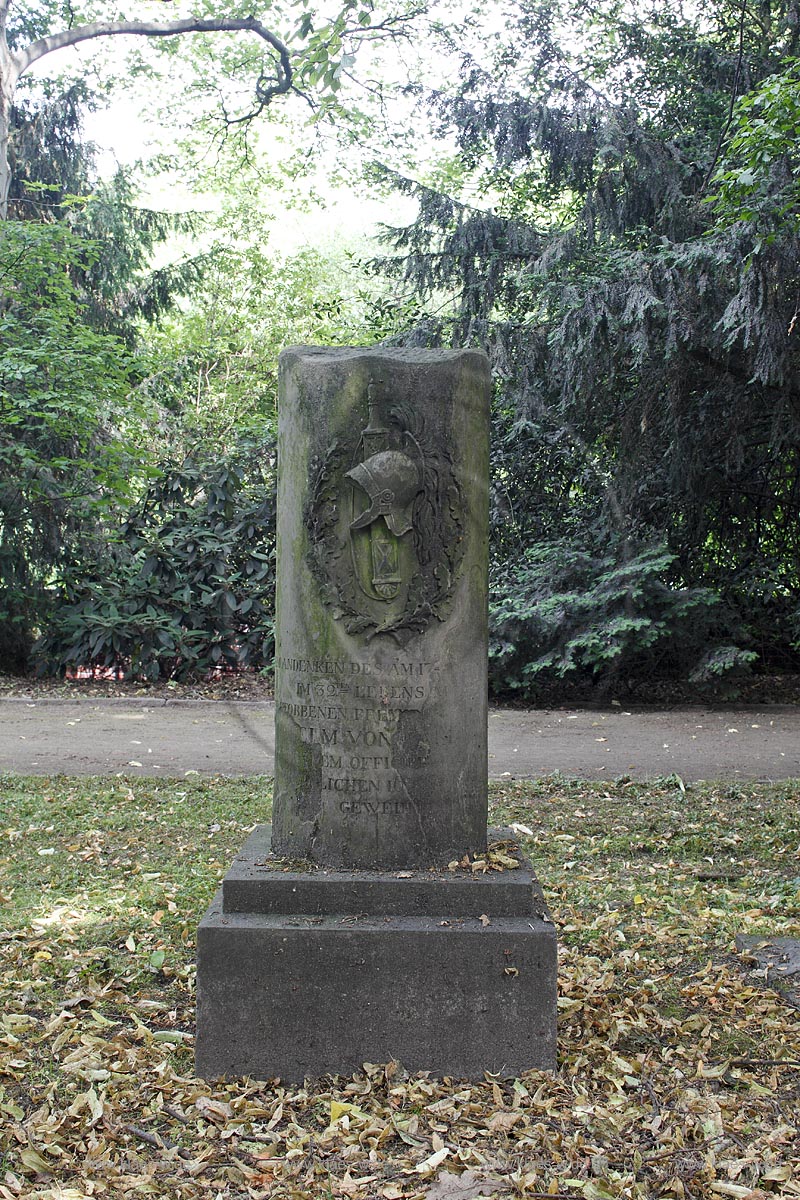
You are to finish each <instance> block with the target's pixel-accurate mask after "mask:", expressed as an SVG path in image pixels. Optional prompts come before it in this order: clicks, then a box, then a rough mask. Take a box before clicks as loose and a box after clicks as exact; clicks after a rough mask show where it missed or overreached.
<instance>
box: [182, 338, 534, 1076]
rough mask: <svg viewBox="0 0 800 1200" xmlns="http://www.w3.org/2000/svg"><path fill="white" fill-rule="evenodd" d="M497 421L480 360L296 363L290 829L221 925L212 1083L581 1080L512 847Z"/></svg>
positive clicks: (285, 475) (288, 569) (366, 356)
mask: <svg viewBox="0 0 800 1200" xmlns="http://www.w3.org/2000/svg"><path fill="white" fill-rule="evenodd" d="M488 411H489V371H488V364H487V360H486V357H485V356H484V355H483V354H480V353H477V352H475V351H446V350H438V351H422V350H391V351H390V350H381V349H321V348H315V347H298V348H296V349H292V350H287V351H286V352H285V353H284V354H283V355H282V356H281V401H280V429H279V464H278V466H279V480H280V482H279V495H278V512H279V516H278V611H277V654H276V701H277V704H276V738H275V741H276V777H275V802H274V821H273V827H272V830H270V827H269V826H266V825H263V826H259V827H258V828H256V829H255V830H254V831H253V833H252V834H251V835H250V837H249V838H248V840H247V842H246V843H245V845H244V847H243V848H242V851H241V853H240V854H238V855H237V856H236V858H235V860H234V862H233V864H232V866H231V868H230V870H229V871H228V872H227V874H226V876H225V878H224V880H223V882H222V886H221V888H220V889H219V891H218V892H217V895H216V896H215V897H214V900H213V901H212V903H211V905H210V906H209V909H208V911H207V913H206V915H205V917H204V918H203V920H202V922H201V924H200V928H199V930H198V938H197V1039H196V1045H195V1052H196V1064H197V1071H198V1074H200V1075H203V1076H205V1077H211V1076H216V1075H225V1074H226V1075H245V1074H248V1075H254V1076H256V1077H257V1078H262V1079H263V1078H271V1077H273V1076H275V1075H280V1076H282V1077H283V1078H284V1079H287V1080H301V1079H303V1078H304V1077H305V1076H307V1075H320V1074H323V1073H325V1072H343V1071H344V1072H350V1071H353V1070H357V1069H359V1068H360V1066H361V1064H362V1063H363V1062H365V1061H370V1062H383V1061H386V1060H387V1059H389V1058H399V1059H400V1061H401V1062H402V1063H403V1064H404V1065H405V1066H406V1067H407V1068H408V1069H409V1070H412V1071H416V1070H427V1071H435V1072H437V1073H439V1074H447V1075H455V1076H468V1077H470V1078H478V1079H481V1078H483V1076H484V1072H486V1071H496V1072H498V1071H503V1072H509V1073H512V1074H516V1073H519V1072H520V1071H524V1070H529V1069H530V1068H532V1067H544V1068H550V1067H553V1066H555V1053H556V966H557V963H556V958H557V955H556V931H555V926H554V925H553V922H552V920H551V918H550V915H549V913H548V911H547V907H546V905H545V903H544V899H543V896H542V892H541V889H540V888H539V885H538V883H537V880H536V877H535V875H534V874H533V871H532V870H531V869H530V867H529V865H528V864H527V863H526V862H525V860H524V858H523V857H522V856H521V855H520V854H519V853H518V850H519V847H518V846H517V845H516V844H515V841H514V837H513V833H512V832H511V831H508V830H506V831H498V830H495V831H490V834H489V837H488V839H487V828H486V817H487V775H488V772H487V761H486V738H487V711H486V707H487V705H486V675H487V644H486V642H487V612H486V600H487V597H486V591H487V527H488V499H487V495H488V477H489V468H488V444H487V443H488ZM487 843H488V844H487ZM466 856H469V857H466ZM476 856H480V857H479V858H478V860H477V861H476ZM398 867H401V868H403V869H402V870H398V869H397V868H398Z"/></svg>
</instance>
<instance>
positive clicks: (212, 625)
mask: <svg viewBox="0 0 800 1200" xmlns="http://www.w3.org/2000/svg"><path fill="white" fill-rule="evenodd" d="M274 463H275V454H274V443H273V442H272V441H271V440H261V441H260V442H259V443H258V444H256V443H253V442H251V441H245V442H243V443H240V444H239V445H238V446H237V447H236V448H235V449H234V450H233V451H232V452H230V453H225V452H220V453H219V454H218V455H217V456H216V457H214V458H213V459H211V458H209V457H208V456H203V457H200V456H197V457H195V456H191V457H188V458H187V459H185V461H183V462H182V463H181V464H180V465H176V464H173V465H171V466H165V467H163V468H162V471H161V473H160V474H159V476H158V478H157V479H156V480H155V481H154V482H153V483H152V484H151V486H150V487H149V488H148V490H147V492H146V494H145V495H144V497H143V498H142V500H141V501H140V502H139V503H138V504H137V505H136V506H135V507H134V508H133V509H132V510H131V511H130V512H129V513H128V516H127V520H126V521H125V524H124V525H123V527H122V530H121V532H120V536H119V539H118V540H117V541H116V542H114V543H113V544H112V545H111V546H110V547H109V550H108V555H107V557H106V558H105V559H104V561H103V562H101V563H100V564H98V567H97V568H96V569H95V570H93V571H92V572H87V573H84V574H83V576H82V577H80V578H77V579H75V580H71V581H70V582H68V583H67V584H66V585H65V586H64V589H63V593H62V596H61V601H60V603H59V604H58V605H57V607H56V610H55V613H54V617H53V620H52V622H51V624H50V626H49V628H48V630H47V633H46V635H45V636H44V637H43V638H42V639H41V640H40V642H39V644H38V646H37V647H36V650H35V652H36V655H37V658H38V661H39V663H40V667H41V669H42V670H47V671H54V670H60V671H64V670H67V669H69V668H76V667H84V668H85V667H93V668H97V667H100V668H111V669H113V670H115V671H117V672H120V673H124V674H126V675H127V676H129V677H134V678H143V679H148V680H155V679H158V678H163V677H169V678H175V679H185V678H187V677H189V676H197V675H203V674H206V673H207V672H208V671H210V670H213V669H215V668H217V667H229V668H241V667H257V668H260V667H264V666H266V665H269V664H270V663H271V661H272V654H273V611H274V599H273V597H274V566H275V563H274V559H275V549H274V543H275V510H274V486H273V484H274Z"/></svg>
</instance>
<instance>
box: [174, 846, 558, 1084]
mask: <svg viewBox="0 0 800 1200" xmlns="http://www.w3.org/2000/svg"><path fill="white" fill-rule="evenodd" d="M495 836H496V835H495ZM269 845H270V840H269V827H268V826H262V827H260V828H259V829H257V830H256V831H255V832H254V833H253V834H252V835H251V837H250V838H249V839H248V841H247V843H246V845H245V847H244V849H243V851H242V853H241V854H240V855H239V856H238V857H237V859H236V860H235V861H234V864H233V866H232V867H231V869H230V871H229V872H228V874H227V875H226V877H225V880H224V882H223V885H222V888H221V889H220V891H219V892H218V893H217V895H216V896H215V898H214V900H213V902H212V904H211V906H210V908H209V910H208V912H207V913H206V915H205V917H204V918H203V921H202V923H201V925H200V928H199V930H198V938H197V1045H196V1064H197V1074H198V1075H199V1076H201V1077H204V1078H213V1077H217V1076H221V1075H229V1076H240V1075H250V1076H253V1077H255V1078H258V1079H270V1078H273V1077H275V1076H280V1077H281V1078H282V1079H284V1080H286V1081H287V1082H298V1081H301V1080H302V1079H303V1078H305V1077H306V1076H310V1077H315V1076H319V1075H322V1074H327V1073H337V1074H351V1073H352V1072H353V1071H356V1070H358V1069H360V1067H361V1064H362V1063H364V1062H387V1061H388V1060H390V1059H397V1060H399V1061H400V1062H401V1063H402V1064H403V1066H404V1067H405V1068H406V1069H407V1070H410V1071H425V1070H427V1071H431V1072H433V1073H434V1074H436V1075H439V1076H441V1075H454V1076H457V1077H461V1078H473V1079H478V1078H482V1077H483V1074H484V1072H485V1071H492V1072H502V1073H503V1074H508V1075H516V1074H519V1073H520V1072H521V1071H526V1070H530V1069H532V1068H542V1069H553V1068H554V1067H555V1065H556V931H555V926H554V925H553V923H552V920H551V919H550V916H549V914H548V912H547V910H546V908H545V905H544V902H543V900H542V896H541V892H540V890H539V887H538V884H537V882H536V879H535V876H534V875H533V873H532V871H531V870H530V869H529V868H528V867H527V866H526V865H524V864H523V866H522V867H521V868H519V869H518V870H512V871H503V872H489V873H487V874H486V875H481V874H479V875H477V876H470V875H468V874H467V873H466V872H464V871H458V872H452V873H451V872H448V871H446V870H445V871H443V872H440V871H413V872H406V871H401V872H390V873H383V872H349V871H327V870H324V869H317V870H311V871H296V870H293V869H291V868H290V867H289V866H287V865H286V864H285V863H284V862H281V861H276V860H274V859H271V858H270V856H269Z"/></svg>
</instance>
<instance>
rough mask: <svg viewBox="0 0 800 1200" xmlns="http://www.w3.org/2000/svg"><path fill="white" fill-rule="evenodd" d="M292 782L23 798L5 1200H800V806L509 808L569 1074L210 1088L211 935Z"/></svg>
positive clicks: (643, 790) (726, 800) (727, 792)
mask: <svg viewBox="0 0 800 1200" xmlns="http://www.w3.org/2000/svg"><path fill="white" fill-rule="evenodd" d="M269 786H270V785H269V781H268V780H264V779H262V780H246V781H236V782H231V781H225V780H212V781H204V782H201V781H199V780H191V781H188V780H184V781H181V782H179V783H178V782H176V783H170V784H165V783H164V782H162V781H158V782H153V781H150V780H145V779H138V780H135V781H134V780H130V781H126V780H122V779H84V780H66V779H56V780H42V779H23V778H19V777H14V776H4V777H2V776H0V836H1V837H2V846H1V847H0V965H1V968H2V975H1V976H0V1000H1V1001H2V1006H1V1009H0V1011H2V1023H1V1024H0V1197H4V1198H7V1197H17V1196H25V1197H39V1198H40V1200H44V1198H45V1197H46V1198H48V1200H49V1198H53V1200H55V1198H56V1197H60V1198H62V1200H82V1198H83V1197H89V1196H91V1197H96V1196H100V1197H108V1198H117V1197H136V1196H156V1197H170V1198H175V1200H183V1198H187V1200H188V1198H194V1197H198V1198H199V1197H203V1198H205V1197H212V1198H216V1197H219V1198H220V1200H233V1198H237V1200H238V1198H239V1197H241V1198H253V1200H255V1198H261V1197H275V1198H283V1197H286V1198H290V1197H291V1198H294V1197H297V1198H300V1197H315V1198H316V1197H320V1198H332V1197H340V1196H342V1197H354V1198H363V1200H372V1198H378V1197H380V1198H382V1200H401V1198H402V1200H411V1198H412V1197H420V1198H421V1197H429V1198H431V1200H437V1198H438V1200H455V1198H456V1197H460V1198H461V1200H465V1198H466V1200H468V1198H470V1197H473V1196H479V1195H480V1196H497V1197H501V1196H512V1197H513V1196H519V1197H528V1198H532V1197H536V1196H539V1195H542V1194H546V1195H548V1196H553V1195H561V1196H564V1197H584V1198H585V1200H607V1198H608V1197H618V1196H620V1197H622V1196H628V1197H642V1198H644V1197H658V1196H678V1197H682V1196H686V1197H698V1198H701V1197H702V1198H709V1200H710V1198H711V1197H720V1196H732V1197H743V1198H744V1197H752V1198H753V1200H762V1198H763V1197H769V1196H786V1197H790V1196H800V1019H798V1018H800V1012H798V1009H797V1008H796V1007H795V1006H794V1002H793V1001H794V997H793V996H792V994H791V993H785V994H783V995H782V994H781V993H780V992H778V991H775V990H773V988H772V981H771V979H770V978H769V976H768V977H766V978H765V976H764V973H763V971H761V972H758V971H756V970H754V964H753V963H752V962H748V961H746V960H744V959H743V958H742V957H741V956H739V955H737V954H736V952H735V949H734V942H733V938H734V934H735V933H737V932H745V933H752V934H763V935H765V936H768V935H773V936H776V935H781V934H782V935H784V936H786V935H788V936H798V932H799V931H800V928H799V927H800V845H799V844H798V843H800V823H799V822H798V820H797V817H798V796H800V788H799V787H798V786H797V785H791V784H785V785H781V786H778V787H767V786H761V785H748V786H740V785H716V786H714V785H708V786H706V785H698V786H694V787H690V788H687V789H685V790H684V789H683V787H682V785H681V784H680V781H679V780H677V779H673V780H666V781H664V782H663V783H662V784H659V785H651V786H644V785H640V784H631V783H625V782H619V783H617V784H615V785H609V786H608V787H606V786H604V785H593V784H580V783H573V782H566V781H564V780H560V779H549V780H543V781H539V782H536V783H526V784H514V785H511V786H503V787H495V788H494V789H493V792H492V799H493V806H494V812H493V819H494V820H495V821H496V822H498V823H505V822H508V821H516V822H518V823H520V824H522V825H525V826H527V827H528V828H529V829H531V830H533V831H534V833H533V835H532V836H531V837H527V836H524V835H523V836H522V837H521V841H522V844H523V846H524V848H526V849H527V850H528V851H529V852H530V853H531V855H532V856H533V858H534V861H535V864H536V866H537V869H538V871H539V874H540V877H541V879H542V882H543V884H544V888H545V892H546V895H547V898H548V900H549V903H550V906H551V909H552V911H553V915H554V917H555V920H556V922H557V924H558V926H559V928H560V972H559V974H560V981H559V995H560V999H559V1071H558V1074H557V1075H556V1076H550V1075H546V1074H542V1073H537V1072H531V1073H529V1074H526V1075H524V1076H522V1077H521V1078H519V1079H500V1078H498V1079H492V1078H491V1077H487V1078H486V1079H485V1080H484V1081H483V1082H480V1083H464V1082H463V1081H460V1080H456V1079H445V1080H434V1079H430V1078H427V1077H425V1076H420V1075H417V1076H413V1077H409V1076H408V1075H407V1074H406V1073H405V1072H404V1070H403V1068H402V1065H401V1064H397V1063H389V1064H379V1065H370V1064H365V1067H364V1070H363V1072H361V1073H359V1074H358V1075H357V1076H355V1077H353V1078H343V1077H341V1078H330V1077H328V1078H325V1079H322V1080H319V1081H316V1082H314V1083H312V1082H309V1083H308V1085H307V1087H304V1088H296V1087H285V1086H283V1085H282V1084H281V1083H280V1082H279V1081H276V1080H273V1081H270V1082H267V1083H263V1082H253V1081H238V1082H234V1083H227V1084H216V1085H213V1086H209V1085H208V1084H206V1083H204V1082H201V1081H198V1080H196V1079H194V1078H193V1065H192V1061H193V1060H192V1037H193V1027H194V1005H193V983H194V966H193V954H194V948H193V947H194V937H195V927H196V925H197V921H198V919H199V917H200V916H201V914H202V912H203V910H204V908H205V905H206V904H207V902H208V901H209V899H210V897H211V895H212V893H213V891H214V890H215V888H216V886H217V882H218V879H219V877H220V876H221V874H222V873H223V872H224V870H225V869H226V867H227V865H228V863H229V860H230V858H231V857H232V855H233V854H234V853H235V852H236V851H238V849H239V848H240V847H241V844H242V842H243V841H244V838H245V835H246V833H247V832H248V831H249V829H250V828H251V827H252V825H253V824H255V823H256V822H258V821H261V820H263V819H264V818H265V817H266V816H267V815H268V811H269Z"/></svg>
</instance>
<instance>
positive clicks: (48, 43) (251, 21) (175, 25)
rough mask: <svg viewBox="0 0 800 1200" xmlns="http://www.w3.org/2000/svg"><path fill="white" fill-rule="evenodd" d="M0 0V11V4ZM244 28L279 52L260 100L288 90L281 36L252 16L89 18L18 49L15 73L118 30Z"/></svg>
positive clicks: (156, 33)
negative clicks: (272, 76) (271, 78)
mask: <svg viewBox="0 0 800 1200" xmlns="http://www.w3.org/2000/svg"><path fill="white" fill-rule="evenodd" d="M6 2H7V0H0V14H1V13H2V4H3V3H6ZM238 30H243V31H245V32H247V33H255V34H257V35H258V36H259V37H260V38H262V39H263V40H264V41H265V42H267V43H268V45H270V46H271V47H272V49H273V50H274V51H275V53H276V54H277V56H278V60H277V64H276V66H277V68H278V69H277V74H276V81H275V83H273V84H271V85H270V86H269V87H267V88H262V89H260V93H259V101H261V103H262V104H263V103H266V102H267V101H268V100H269V99H271V98H272V97H273V96H279V95H282V94H283V93H285V92H288V91H289V89H290V88H291V86H292V77H293V75H292V64H291V61H290V59H289V51H288V49H287V47H286V46H285V45H284V44H283V42H282V41H281V40H280V38H278V37H276V36H275V34H274V33H272V32H271V31H270V30H269V29H267V28H266V26H265V25H262V24H261V22H260V21H257V20H256V18H255V17H219V18H208V19H196V18H194V17H184V18H181V19H177V20H174V21H90V22H89V23H88V24H86V25H79V26H76V27H75V28H74V29H64V30H62V31H61V32H60V33H51V34H48V36H47V37H43V38H39V39H38V41H35V42H31V44H30V45H29V46H25V47H24V48H23V49H21V50H19V51H17V53H16V54H14V55H13V56H12V58H13V61H14V64H15V66H16V68H17V77H19V76H20V75H22V73H23V72H24V71H27V69H28V67H30V66H31V64H32V63H35V62H36V61H37V60H38V59H40V58H44V56H45V55H46V54H52V53H53V51H54V50H61V49H62V48H63V47H64V46H75V45H77V44H78V42H87V41H91V40H92V39H93V38H100V37H111V36H114V35H118V34H132V35H135V36H136V35H138V36H139V37H173V36H174V35H176V34H181V33H235V32H237V31H238Z"/></svg>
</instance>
